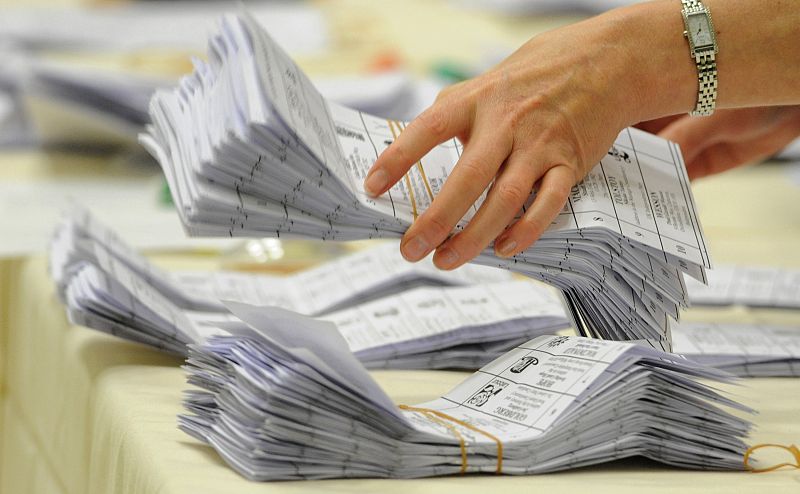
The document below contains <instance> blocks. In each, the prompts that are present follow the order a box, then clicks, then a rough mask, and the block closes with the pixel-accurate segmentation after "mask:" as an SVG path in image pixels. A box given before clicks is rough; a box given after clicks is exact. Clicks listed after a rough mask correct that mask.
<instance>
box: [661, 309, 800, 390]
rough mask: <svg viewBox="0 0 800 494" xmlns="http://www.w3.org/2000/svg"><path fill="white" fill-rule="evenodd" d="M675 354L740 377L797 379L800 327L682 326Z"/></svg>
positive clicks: (676, 336)
mask: <svg viewBox="0 0 800 494" xmlns="http://www.w3.org/2000/svg"><path fill="white" fill-rule="evenodd" d="M672 336H673V339H674V350H675V353H679V354H681V355H683V356H684V357H686V358H688V359H691V360H694V361H696V362H700V363H702V364H704V365H708V366H711V367H716V368H717V369H722V370H724V371H726V372H730V373H731V374H735V375H737V376H741V377H800V327H798V326H779V325H765V324H724V323H701V322H683V323H681V324H678V325H676V326H675V327H674V328H673V331H672Z"/></svg>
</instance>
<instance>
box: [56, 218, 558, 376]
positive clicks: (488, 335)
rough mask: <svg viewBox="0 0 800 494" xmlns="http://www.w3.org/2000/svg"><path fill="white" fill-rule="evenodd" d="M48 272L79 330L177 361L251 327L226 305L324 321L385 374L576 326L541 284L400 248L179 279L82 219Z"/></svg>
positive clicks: (74, 222) (482, 355)
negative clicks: (447, 269) (437, 263)
mask: <svg viewBox="0 0 800 494" xmlns="http://www.w3.org/2000/svg"><path fill="white" fill-rule="evenodd" d="M50 267H51V272H52V277H53V279H54V280H55V282H56V285H57V287H58V292H59V294H60V296H61V299H62V300H63V301H64V303H65V304H66V306H67V311H68V315H69V317H70V320H71V321H72V322H74V323H77V324H82V325H84V326H88V327H91V328H95V329H98V330H101V331H105V332H108V333H111V334H114V335H117V336H120V337H123V338H126V339H130V340H133V341H137V342H140V343H144V344H147V345H151V346H154V347H157V348H161V349H163V350H166V351H170V352H173V353H178V354H185V353H186V352H187V347H186V345H187V344H189V343H199V342H202V341H204V340H205V339H206V338H208V337H209V336H210V335H216V334H227V329H226V328H231V327H237V326H241V325H243V323H242V322H241V321H239V320H238V319H237V318H236V317H235V316H233V315H232V314H231V313H230V311H228V309H227V308H226V307H225V305H224V304H223V302H222V301H221V300H229V301H230V300H233V301H240V302H248V303H250V304H259V305H265V306H266V305H277V306H281V307H283V308H289V309H292V310H293V311H295V312H305V313H320V314H324V316H320V317H322V318H324V319H325V320H329V321H332V322H333V323H334V324H335V325H336V327H337V328H338V329H339V331H340V332H341V333H342V335H343V337H344V338H345V339H346V340H347V342H348V344H349V347H350V349H351V351H353V352H354V353H355V354H356V356H357V357H358V358H359V359H360V360H361V361H362V362H364V364H365V365H367V366H369V367H381V368H426V369H427V368H442V367H447V368H453V367H458V368H469V369H476V368H478V367H480V366H481V365H483V364H485V363H486V362H488V361H490V360H491V359H493V358H495V357H497V356H499V355H502V354H503V353H505V352H506V351H508V350H509V349H511V348H514V346H516V345H517V344H519V343H520V342H522V341H526V340H528V339H530V338H531V337H533V336H536V335H541V334H552V333H554V332H556V331H558V330H560V329H565V328H567V327H568V325H569V322H568V320H567V318H566V316H565V314H564V311H563V308H562V307H561V305H560V304H559V301H558V298H557V296H556V295H555V294H554V293H553V291H552V290H550V289H549V288H548V287H546V286H544V285H542V284H536V283H533V282H530V281H525V280H512V279H511V277H510V275H509V274H508V273H503V272H497V270H493V269H490V268H485V267H480V266H472V267H469V268H467V269H462V270H458V271H456V272H452V273H443V272H439V271H437V270H436V269H435V268H433V266H432V265H431V266H429V267H427V268H426V267H425V264H422V265H411V264H409V263H406V262H405V261H404V260H403V259H402V258H401V257H400V254H399V252H398V250H397V245H396V244H395V245H390V246H385V245H380V246H379V247H377V248H375V249H370V250H365V251H363V252H359V253H355V254H353V255H350V256H346V257H344V258H341V259H338V260H334V261H331V262H329V263H326V264H323V265H321V266H319V267H316V268H312V269H309V270H307V271H304V272H301V273H298V274H295V275H292V276H287V277H276V276H265V275H253V274H246V273H224V272H205V273H202V272H195V273H191V275H189V276H180V275H177V274H176V273H170V272H167V271H163V270H160V269H158V268H156V267H155V266H153V265H152V264H151V263H150V262H149V261H147V260H146V259H145V258H144V257H142V256H140V255H139V254H138V253H136V252H135V251H133V250H132V249H130V247H128V246H127V245H126V244H125V243H124V242H123V241H122V240H121V239H120V238H119V237H117V236H116V235H115V234H114V233H113V232H112V231H111V230H109V229H108V228H106V227H104V226H103V225H101V224H100V223H98V222H97V220H96V219H94V218H93V217H92V216H91V215H90V214H88V212H86V211H85V210H76V211H75V212H73V213H72V214H71V215H69V216H68V217H67V218H66V219H65V221H64V222H63V223H62V224H61V225H60V227H59V228H58V230H57V232H56V235H55V237H54V239H53V242H52V245H51V256H50ZM347 269H349V271H348V270H347ZM426 285H427V286H426ZM447 285H457V286H447ZM409 287H414V288H412V289H408V288H409ZM376 295H380V296H379V297H376ZM307 319H309V320H313V319H310V318H307Z"/></svg>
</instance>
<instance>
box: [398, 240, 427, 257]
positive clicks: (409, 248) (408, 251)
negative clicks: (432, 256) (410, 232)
mask: <svg viewBox="0 0 800 494" xmlns="http://www.w3.org/2000/svg"><path fill="white" fill-rule="evenodd" d="M429 250H430V246H429V245H428V242H426V241H425V239H424V238H422V236H420V235H417V236H416V237H414V238H412V239H411V240H409V241H408V242H406V244H405V245H404V246H403V248H402V249H401V252H402V254H403V257H405V258H406V260H408V261H419V260H420V259H422V258H423V257H425V255H426V254H428V251H429Z"/></svg>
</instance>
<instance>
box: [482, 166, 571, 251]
mask: <svg viewBox="0 0 800 494" xmlns="http://www.w3.org/2000/svg"><path fill="white" fill-rule="evenodd" d="M575 179H576V177H575V174H574V173H573V171H572V170H571V169H570V167H568V166H566V165H556V166H554V167H552V168H550V169H549V170H547V172H546V173H545V174H544V176H543V177H542V181H541V185H540V187H539V191H538V192H537V194H536V198H535V199H534V201H533V204H531V207H530V208H528V210H527V211H526V212H525V214H524V215H523V216H522V218H520V219H519V221H517V222H516V223H514V224H513V225H512V226H511V227H509V228H508V229H507V230H506V231H505V232H503V234H501V235H500V236H499V237H498V238H497V240H496V241H495V245H494V248H495V253H497V255H499V256H501V257H510V256H513V255H515V254H518V253H520V252H522V251H523V250H525V249H526V248H528V247H529V246H530V245H531V244H533V243H534V242H535V241H536V240H538V239H539V237H540V236H541V235H542V233H544V232H545V230H547V228H548V227H549V226H550V224H551V223H552V222H553V220H554V219H555V218H556V216H558V213H559V212H560V211H561V209H562V208H563V207H564V204H566V202H567V198H568V197H569V191H570V189H571V188H572V186H573V185H574V184H575Z"/></svg>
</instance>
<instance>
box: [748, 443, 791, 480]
mask: <svg viewBox="0 0 800 494" xmlns="http://www.w3.org/2000/svg"><path fill="white" fill-rule="evenodd" d="M761 448H780V449H783V450H785V451H788V452H789V453H791V455H792V456H794V461H795V463H781V464H779V465H773V466H771V467H767V468H754V467H752V466H750V456H751V455H752V454H753V453H754V452H755V451H756V450H757V449H761ZM783 467H792V468H800V449H798V448H797V446H795V445H794V444H790V445H789V446H784V445H783V444H772V443H764V444H757V445H755V446H750V447H749V448H747V451H745V453H744V468H745V470H749V471H751V472H753V473H765V472H772V471H774V470H777V469H779V468H783Z"/></svg>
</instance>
